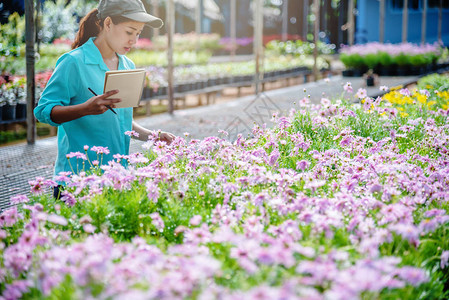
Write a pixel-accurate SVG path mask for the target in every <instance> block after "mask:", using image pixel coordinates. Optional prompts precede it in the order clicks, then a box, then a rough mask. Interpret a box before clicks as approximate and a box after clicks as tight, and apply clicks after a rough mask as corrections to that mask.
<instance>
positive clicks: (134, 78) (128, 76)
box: [104, 69, 145, 108]
mask: <svg viewBox="0 0 449 300" xmlns="http://www.w3.org/2000/svg"><path fill="white" fill-rule="evenodd" d="M144 83H145V70H144V69H134V70H116V71H107V72H106V75H105V78H104V93H106V92H108V91H111V90H119V92H118V93H117V94H115V95H112V96H111V98H120V99H122V102H119V103H115V107H117V108H123V107H137V106H139V101H140V98H141V97H142V91H143V86H144Z"/></svg>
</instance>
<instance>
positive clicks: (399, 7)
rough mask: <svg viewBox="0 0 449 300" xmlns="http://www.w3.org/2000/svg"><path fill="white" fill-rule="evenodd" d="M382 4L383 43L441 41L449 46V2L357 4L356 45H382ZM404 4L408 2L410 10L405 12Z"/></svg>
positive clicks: (373, 0) (375, 0)
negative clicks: (374, 43)
mask: <svg viewBox="0 0 449 300" xmlns="http://www.w3.org/2000/svg"><path fill="white" fill-rule="evenodd" d="M425 1H427V2H425ZM382 2H383V3H384V10H383V11H384V16H385V17H384V18H383V19H384V25H383V42H385V43H401V42H403V41H407V42H411V43H416V44H417V43H421V42H425V43H434V42H438V41H439V39H441V41H442V43H443V44H444V45H446V46H448V45H449V0H358V1H357V10H356V11H355V12H356V25H355V43H356V44H364V43H367V42H379V41H382V21H381V17H380V16H381V15H382V10H381V4H382ZM405 2H408V5H407V9H404V3H405ZM426 6H427V7H426ZM404 16H406V19H405V20H404ZM405 23H406V26H404V25H405ZM423 25H424V26H423Z"/></svg>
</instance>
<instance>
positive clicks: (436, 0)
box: [427, 0, 449, 9]
mask: <svg viewBox="0 0 449 300" xmlns="http://www.w3.org/2000/svg"><path fill="white" fill-rule="evenodd" d="M442 2H443V3H442V4H443V8H444V9H448V8H449V0H443V1H442ZM427 5H428V6H429V8H437V9H438V8H440V0H429V2H428V4H427Z"/></svg>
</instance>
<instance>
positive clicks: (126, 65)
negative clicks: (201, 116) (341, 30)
mask: <svg viewBox="0 0 449 300" xmlns="http://www.w3.org/2000/svg"><path fill="white" fill-rule="evenodd" d="M146 25H148V26H151V27H155V28H160V27H161V26H162V25H163V23H162V20H161V19H159V18H156V17H154V16H152V15H150V14H148V13H147V12H146V10H145V7H144V5H143V4H142V2H141V1H140V0H101V1H100V4H99V6H98V8H96V9H93V10H92V11H91V12H90V13H89V14H88V15H87V16H85V17H84V18H83V19H82V20H81V22H80V29H79V31H78V33H77V36H76V38H75V41H74V43H73V44H72V49H73V50H72V51H70V52H68V53H66V54H64V55H62V56H61V57H60V58H59V59H58V61H57V63H56V67H55V70H54V72H53V74H52V76H51V78H50V80H49V82H48V84H47V86H46V88H45V90H44V92H43V93H42V96H41V98H40V100H39V103H38V106H37V107H36V108H35V109H34V114H35V116H36V118H37V119H38V120H39V121H41V122H44V123H48V124H50V125H53V126H57V127H58V156H57V159H56V164H55V175H57V174H59V173H60V172H74V173H77V172H79V171H80V170H82V169H83V163H84V162H83V161H82V160H81V159H79V158H78V159H77V158H76V157H73V158H70V159H69V158H68V157H67V154H69V153H76V152H80V153H84V151H85V150H86V149H88V148H89V149H90V148H91V147H93V146H97V147H100V149H105V148H106V147H107V149H105V150H103V151H101V152H103V154H101V155H102V163H103V164H105V163H107V162H108V161H110V160H112V159H113V155H114V154H122V155H127V154H128V153H129V143H130V137H129V136H127V135H125V132H127V131H130V130H134V131H135V132H137V133H138V134H139V139H140V140H143V141H146V140H148V136H149V135H150V134H151V131H150V130H147V129H145V128H143V127H141V126H139V125H138V124H137V123H135V122H134V121H133V120H132V117H133V109H132V108H116V109H115V112H116V114H114V112H113V111H112V110H111V109H109V108H108V107H110V108H114V107H115V103H118V102H120V99H116V98H114V95H115V94H117V93H118V91H117V90H115V91H109V92H106V93H104V94H101V92H100V91H102V90H103V86H104V76H105V72H106V71H108V70H124V69H134V68H135V65H134V63H133V62H132V61H131V60H130V59H128V58H127V57H126V56H125V54H126V53H127V52H128V51H130V50H131V47H132V46H133V45H134V44H135V43H136V42H137V39H138V38H139V35H140V33H141V32H142V29H143V27H144V26H146ZM92 93H96V94H101V95H98V96H94V95H93V94H92ZM173 138H174V135H173V134H171V133H166V132H162V133H160V134H159V139H160V140H161V141H165V142H167V143H171V141H172V140H173ZM96 149H99V148H96ZM87 154H88V158H89V160H90V161H91V162H92V161H95V160H97V159H98V157H97V156H98V154H97V153H95V152H93V151H87ZM58 195H59V188H55V196H58Z"/></svg>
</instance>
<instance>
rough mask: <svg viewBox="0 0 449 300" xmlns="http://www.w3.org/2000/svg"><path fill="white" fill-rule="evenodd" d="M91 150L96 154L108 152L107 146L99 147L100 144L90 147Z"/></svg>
mask: <svg viewBox="0 0 449 300" xmlns="http://www.w3.org/2000/svg"><path fill="white" fill-rule="evenodd" d="M90 150H91V151H94V152H95V153H97V154H106V155H107V154H109V149H108V147H100V146H93V147H92V148H90Z"/></svg>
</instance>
